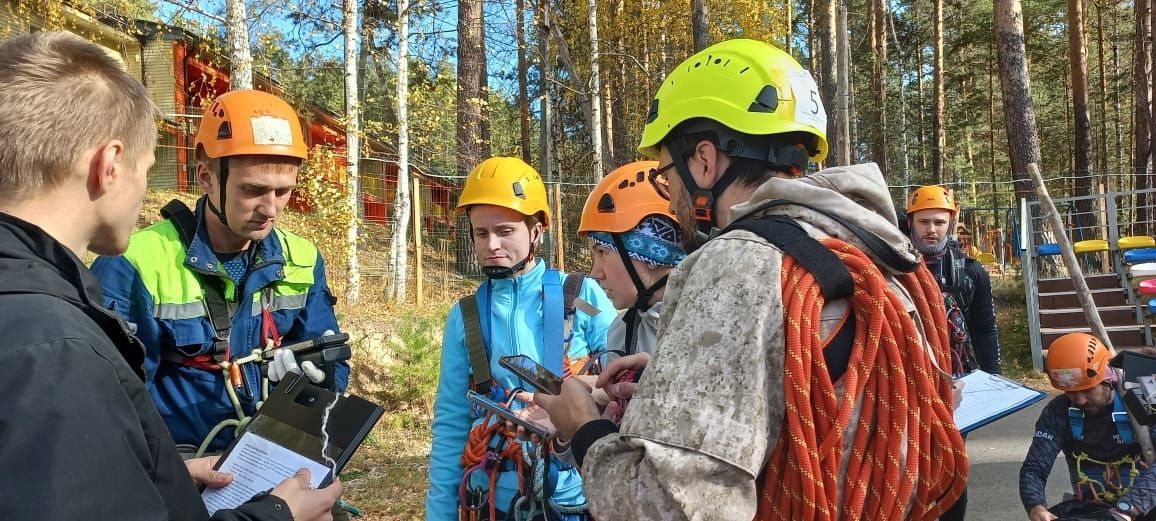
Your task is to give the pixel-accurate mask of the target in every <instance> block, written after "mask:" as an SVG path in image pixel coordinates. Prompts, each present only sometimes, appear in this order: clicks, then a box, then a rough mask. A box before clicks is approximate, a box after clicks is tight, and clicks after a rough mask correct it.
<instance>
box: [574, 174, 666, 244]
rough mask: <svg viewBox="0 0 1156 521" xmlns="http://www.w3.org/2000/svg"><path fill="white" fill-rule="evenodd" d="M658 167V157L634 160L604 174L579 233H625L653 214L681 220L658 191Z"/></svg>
mask: <svg viewBox="0 0 1156 521" xmlns="http://www.w3.org/2000/svg"><path fill="white" fill-rule="evenodd" d="M657 170H658V161H635V162H633V163H628V164H625V165H622V166H620V167H618V168H616V169H614V171H613V172H610V174H609V175H607V176H606V177H603V178H602V180H601V181H599V182H598V186H595V187H594V190H593V191H591V192H590V196H589V197H587V198H586V205H585V206H583V207H582V219H581V221H579V223H578V233H579V234H582V235H585V234H587V233H589V232H608V233H623V232H627V231H630V230H631V229H633V228H634V227H636V226H638V223H640V222H642V220H643V219H645V218H646V217H648V216H651V215H658V216H662V217H666V218H667V219H670V220H672V221H674V222H678V219H677V218H676V217H675V216H674V214H673V213H671V212H670V201H668V200H666V199H665V198H663V197H662V195H660V194H659V193H658V187H657V186H655V184H654V183H655V182H659V181H658V180H657V179H656V178H657V176H656V175H655V172H656V171H657Z"/></svg>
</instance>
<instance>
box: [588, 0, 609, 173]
mask: <svg viewBox="0 0 1156 521" xmlns="http://www.w3.org/2000/svg"><path fill="white" fill-rule="evenodd" d="M588 5H589V8H590V11H589V14H590V148H592V149H593V150H594V171H595V172H596V173H597V174H598V178H601V177H602V176H604V175H606V168H605V165H604V164H603V157H604V154H603V150H602V79H601V77H600V76H601V74H600V73H599V67H598V59H599V57H600V56H599V52H598V1H597V0H589V4H588Z"/></svg>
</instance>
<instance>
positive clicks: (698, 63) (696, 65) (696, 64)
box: [694, 62, 702, 69]
mask: <svg viewBox="0 0 1156 521" xmlns="http://www.w3.org/2000/svg"><path fill="white" fill-rule="evenodd" d="M699 65H702V62H694V68H696V69H697V68H698V66H699Z"/></svg>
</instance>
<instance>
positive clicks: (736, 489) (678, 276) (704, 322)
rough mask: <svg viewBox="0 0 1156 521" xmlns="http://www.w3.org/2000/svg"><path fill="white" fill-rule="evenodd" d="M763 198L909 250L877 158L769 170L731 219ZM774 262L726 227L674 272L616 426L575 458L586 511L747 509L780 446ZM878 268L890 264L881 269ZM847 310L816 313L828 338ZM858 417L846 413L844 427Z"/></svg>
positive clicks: (832, 232) (655, 513)
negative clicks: (801, 173) (779, 172)
mask: <svg viewBox="0 0 1156 521" xmlns="http://www.w3.org/2000/svg"><path fill="white" fill-rule="evenodd" d="M772 199H785V200H790V201H798V202H804V203H807V204H810V205H816V206H821V207H822V208H823V209H824V210H825V211H827V212H830V213H833V214H836V215H839V216H840V217H842V218H843V219H845V220H847V221H849V222H852V223H855V224H858V225H860V226H862V227H864V228H866V229H867V230H870V231H872V232H874V233H875V234H877V235H879V236H880V237H881V238H882V239H883V240H884V241H886V242H887V244H889V245H891V246H892V248H894V249H895V250H896V251H897V252H898V253H899V254H900V255H901V256H902V257H903V258H905V259H910V260H912V261H914V260H917V259H918V257H917V253H916V251H915V249H914V247H913V246H912V245H911V242H910V240H909V239H908V238H907V237H906V236H905V235H904V234H902V233H901V232H900V231H899V230H898V228H897V223H896V221H895V211H894V206H893V203H892V200H891V196H890V194H889V193H888V191H887V186H886V183H885V182H884V180H883V175H882V173H881V172H880V171H879V168H878V167H877V166H875V165H874V164H864V165H856V166H851V167H846V168H831V169H827V170H824V171H822V172H819V173H816V174H812V175H810V176H807V177H804V178H802V179H771V180H769V181H767V182H766V183H764V184H763V185H761V186H759V187H758V188H757V189H756V191H755V192H754V194H753V196H752V197H751V199H750V200H749V201H748V202H746V203H742V204H739V205H736V206H734V207H733V208H732V214H733V215H734V218H738V217H740V216H743V215H746V214H748V213H750V212H752V211H753V210H754V209H755V208H756V207H758V206H759V205H760V204H761V203H764V202H766V201H768V200H772ZM766 213H774V214H783V215H788V216H790V217H793V218H795V219H796V220H798V221H799V222H800V224H801V225H802V226H803V228H804V229H805V230H806V231H807V233H808V234H810V235H811V236H813V237H819V238H821V237H827V236H836V237H838V238H840V239H843V240H846V241H848V242H851V243H852V244H854V245H856V246H858V247H859V248H860V249H862V250H864V251H867V250H866V247H865V246H864V245H863V244H861V243H860V242H859V241H858V239H856V238H855V237H854V235H852V234H851V233H850V232H849V231H848V230H846V229H845V228H843V227H842V225H839V224H837V223H836V222H834V221H833V220H832V219H830V218H829V217H826V216H824V215H821V214H819V213H818V212H815V211H812V210H809V209H806V208H802V207H799V206H780V207H776V208H773V209H771V210H768V211H767V212H766ZM875 260H876V263H877V264H878V263H879V260H878V259H875ZM781 261H782V252H781V251H780V250H779V249H777V248H775V247H774V246H771V245H770V244H768V243H767V242H766V241H764V240H763V239H761V238H759V237H758V236H756V235H754V234H752V233H749V232H746V231H735V232H729V233H727V234H725V235H722V236H720V237H717V238H715V239H713V240H711V241H709V242H708V243H706V244H705V245H704V246H703V247H702V248H700V249H699V250H698V251H696V252H694V253H692V254H691V255H690V256H689V257H687V259H686V260H685V261H684V262H683V263H682V264H681V265H679V266H678V268H676V269H675V270H674V271H673V272H672V274H671V277H670V281H669V284H668V286H667V289H666V296H665V299H664V302H663V304H664V308H663V310H662V317H661V321H660V323H659V335H658V346H657V349H656V351H657V355H656V356H655V358H654V359H653V360H652V361H651V363H650V365H649V367H647V369H646V371H645V375H644V377H643V379H642V381H641V384H640V385H639V389H638V392H637V394H635V396H634V399H633V400H632V401H631V405H630V407H629V409H628V410H627V412H626V415H625V418H624V419H623V421H622V424H621V427H620V430H619V432H618V433H615V434H610V435H607V436H605V437H602V438H601V439H598V440H597V441H596V442H594V443H593V444H592V445H591V446H590V447H589V449H588V451H587V452H586V453H585V458H584V460H583V466H582V469H583V472H584V476H585V483H586V497H587V498H588V500H589V505H590V510H591V513H592V514H593V515H594V516H595V517H596V518H598V519H607V520H610V519H647V520H659V519H661V520H682V519H693V520H727V521H735V520H747V519H752V518H753V517H754V515H755V511H756V507H757V503H758V496H757V494H758V493H759V491H758V490H757V489H758V485H757V481H758V476H759V474H760V473H761V472H762V470H763V467H764V465H765V462H766V461H767V458H768V457H769V456H770V454H771V452H772V451H773V449H774V447H775V444H776V443H777V441H778V438H779V433H780V430H781V428H782V425H783V414H784V408H785V405H784V390H783V385H784V382H783V378H782V375H783V350H784V336H785V333H784V327H783V307H782V301H781V297H780V294H781V288H780V267H781ZM884 272H885V273H888V272H890V273H895V272H896V270H894V269H891V268H889V267H886V266H885V267H884ZM892 287H893V288H896V289H897V294H899V295H901V299H903V300H905V301H906V304H905V307H906V309H907V310H908V312H909V313H912V314H914V312H915V311H914V305H913V304H911V301H910V298H909V297H907V293H906V292H905V291H904V290H903V289H902V287H901V286H899V284H898V283H897V282H895V281H894V280H893V281H892ZM846 306H847V303H846V301H845V300H840V301H833V302H830V303H828V304H827V306H826V307H825V308H824V309H823V313H822V329H823V335H824V337H826V336H828V335H830V334H831V333H832V332H833V330H834V329H835V328H836V327H837V326H838V322H839V319H840V317H841V316H842V315H843V313H844V311H845V310H846ZM916 323H918V320H917V321H916ZM839 391H840V392H841V389H839ZM855 424H856V421H855V420H854V419H853V420H852V421H851V423H850V425H851V426H852V427H850V429H854V428H855V427H854V426H855ZM853 438H854V436H853V435H849V436H848V437H847V438H846V439H847V440H852V439H853ZM845 450H848V451H849V450H850V447H849V446H848V447H845ZM901 457H902V456H901Z"/></svg>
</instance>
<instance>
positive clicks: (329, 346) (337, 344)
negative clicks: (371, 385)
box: [261, 333, 353, 382]
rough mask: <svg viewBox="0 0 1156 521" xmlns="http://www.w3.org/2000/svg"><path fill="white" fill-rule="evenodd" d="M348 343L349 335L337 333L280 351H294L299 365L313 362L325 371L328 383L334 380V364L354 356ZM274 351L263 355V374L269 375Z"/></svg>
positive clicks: (295, 344) (289, 346) (271, 350)
mask: <svg viewBox="0 0 1156 521" xmlns="http://www.w3.org/2000/svg"><path fill="white" fill-rule="evenodd" d="M348 342H349V334H348V333H337V334H335V335H326V336H323V337H320V338H314V339H313V340H305V341H302V342H296V343H293V344H288V345H283V346H281V347H279V348H278V349H289V350H291V351H293V355H294V356H295V357H297V363H298V364H303V363H305V362H313V365H316V366H317V367H318V368H319V369H321V370H323V371H325V374H326V381H327V382H328V381H331V379H332V378H333V377H332V373H333V364H334V363H335V362H341V361H344V360H349V359H350V358H351V357H352V356H353V350H352V349H350V348H349V343H348ZM273 351H274V349H270V350H268V351H265V352H264V353H263V354H262V355H261V357H262V358H263V359H264V360H263V361H262V362H261V374H265V375H267V374H269V361H270V360H272V359H273Z"/></svg>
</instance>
